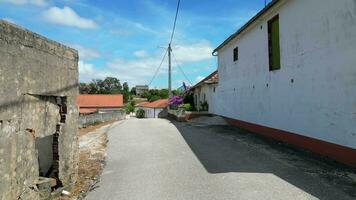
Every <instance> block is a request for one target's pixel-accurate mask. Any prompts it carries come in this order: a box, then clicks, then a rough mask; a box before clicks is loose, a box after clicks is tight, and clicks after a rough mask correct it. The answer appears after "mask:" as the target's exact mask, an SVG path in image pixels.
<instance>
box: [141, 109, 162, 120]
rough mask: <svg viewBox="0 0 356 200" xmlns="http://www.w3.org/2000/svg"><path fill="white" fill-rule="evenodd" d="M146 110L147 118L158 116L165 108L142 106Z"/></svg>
mask: <svg viewBox="0 0 356 200" xmlns="http://www.w3.org/2000/svg"><path fill="white" fill-rule="evenodd" d="M142 109H143V110H144V111H145V118H158V115H159V113H161V112H162V111H163V108H146V107H143V108H142Z"/></svg>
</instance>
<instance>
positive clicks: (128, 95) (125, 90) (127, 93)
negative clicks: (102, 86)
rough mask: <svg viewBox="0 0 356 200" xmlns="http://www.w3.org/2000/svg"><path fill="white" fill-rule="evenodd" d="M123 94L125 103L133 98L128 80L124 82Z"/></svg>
mask: <svg viewBox="0 0 356 200" xmlns="http://www.w3.org/2000/svg"><path fill="white" fill-rule="evenodd" d="M122 94H123V96H124V102H125V103H126V102H128V101H129V100H130V99H131V92H130V88H129V85H128V84H127V82H125V83H124V84H122Z"/></svg>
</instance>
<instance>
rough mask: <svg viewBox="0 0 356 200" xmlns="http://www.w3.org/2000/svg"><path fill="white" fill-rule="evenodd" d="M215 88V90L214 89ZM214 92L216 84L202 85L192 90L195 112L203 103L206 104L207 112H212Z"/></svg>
mask: <svg viewBox="0 0 356 200" xmlns="http://www.w3.org/2000/svg"><path fill="white" fill-rule="evenodd" d="M214 88H215V89H214ZM215 91H216V84H203V85H201V86H199V87H197V88H196V89H195V90H194V104H195V107H196V109H197V110H200V105H201V103H203V102H205V101H206V102H208V104H209V112H211V111H212V106H213V103H212V102H213V95H214V93H215Z"/></svg>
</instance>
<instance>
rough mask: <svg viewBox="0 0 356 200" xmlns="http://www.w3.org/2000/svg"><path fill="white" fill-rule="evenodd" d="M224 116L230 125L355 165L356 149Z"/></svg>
mask: <svg viewBox="0 0 356 200" xmlns="http://www.w3.org/2000/svg"><path fill="white" fill-rule="evenodd" d="M224 118H225V119H226V121H227V122H228V123H229V124H231V125H236V126H239V127H242V128H244V129H247V130H249V131H251V132H254V133H256V134H260V135H263V136H267V137H271V138H274V139H276V140H279V141H282V142H285V143H287V144H291V145H294V146H297V147H301V148H303V149H306V150H309V151H311V152H313V153H317V154H319V155H322V156H326V157H329V158H331V159H333V160H336V161H338V162H341V163H344V164H346V165H349V166H352V167H356V149H352V148H349V147H344V146H341V145H337V144H333V143H329V142H325V141H322V140H317V139H314V138H310V137H306V136H302V135H299V134H296V133H291V132H287V131H283V130H279V129H274V128H270V127H266V126H262V125H258V124H253V123H249V122H245V121H241V120H238V119H231V118H227V117H224Z"/></svg>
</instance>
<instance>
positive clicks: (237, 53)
mask: <svg viewBox="0 0 356 200" xmlns="http://www.w3.org/2000/svg"><path fill="white" fill-rule="evenodd" d="M238 59H239V47H235V48H234V61H237V60H238Z"/></svg>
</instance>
